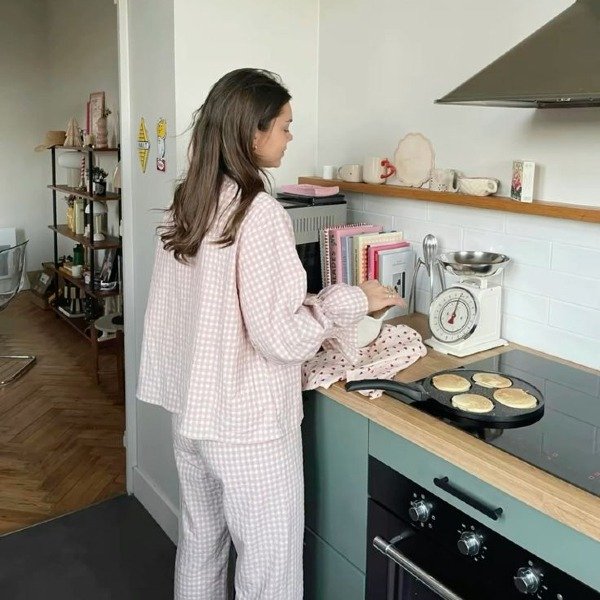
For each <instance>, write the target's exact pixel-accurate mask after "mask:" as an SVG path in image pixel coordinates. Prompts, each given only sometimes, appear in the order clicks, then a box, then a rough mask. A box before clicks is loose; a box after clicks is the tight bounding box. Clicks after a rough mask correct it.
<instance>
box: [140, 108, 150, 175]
mask: <svg viewBox="0 0 600 600" xmlns="http://www.w3.org/2000/svg"><path fill="white" fill-rule="evenodd" d="M137 143H138V158H139V161H140V167H141V168H142V173H145V172H146V165H147V164H148V155H149V154H150V139H149V138H148V130H147V129H146V122H145V121H144V117H142V118H141V119H140V126H139V128H138V139H137Z"/></svg>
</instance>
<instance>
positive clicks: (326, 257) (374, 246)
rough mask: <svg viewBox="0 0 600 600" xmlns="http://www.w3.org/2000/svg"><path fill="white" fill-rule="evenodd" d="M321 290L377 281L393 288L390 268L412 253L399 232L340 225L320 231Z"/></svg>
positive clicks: (362, 226)
mask: <svg viewBox="0 0 600 600" xmlns="http://www.w3.org/2000/svg"><path fill="white" fill-rule="evenodd" d="M320 246H321V273H322V274H323V287H326V286H328V285H331V284H333V283H349V284H351V285H359V284H361V283H362V282H363V281H365V280H367V279H378V280H379V281H380V282H381V283H382V284H384V285H392V284H393V282H390V281H389V279H390V277H388V274H387V273H388V271H389V267H390V266H391V265H392V264H393V263H394V262H397V261H396V259H397V257H398V255H400V254H404V253H406V252H411V253H412V250H410V244H409V243H408V242H406V241H404V240H403V239H402V232H401V231H389V232H383V227H382V226H381V225H367V224H358V225H356V224H355V225H339V226H337V227H329V228H327V229H323V230H321V238H320Z"/></svg>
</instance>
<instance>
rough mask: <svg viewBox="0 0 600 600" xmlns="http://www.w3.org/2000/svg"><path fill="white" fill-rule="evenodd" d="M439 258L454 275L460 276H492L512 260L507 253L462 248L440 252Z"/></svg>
mask: <svg viewBox="0 0 600 600" xmlns="http://www.w3.org/2000/svg"><path fill="white" fill-rule="evenodd" d="M438 260H439V261H440V263H441V264H442V266H443V267H444V268H445V269H446V271H449V272H450V273H452V274H453V275H458V276H459V277H464V276H474V277H491V276H492V275H497V274H498V273H500V272H501V271H502V270H503V269H504V267H506V265H508V263H509V262H510V258H509V257H508V256H506V255H505V254H496V253H495V252H478V251H473V250H461V251H459V252H447V253H444V254H440V255H439V256H438Z"/></svg>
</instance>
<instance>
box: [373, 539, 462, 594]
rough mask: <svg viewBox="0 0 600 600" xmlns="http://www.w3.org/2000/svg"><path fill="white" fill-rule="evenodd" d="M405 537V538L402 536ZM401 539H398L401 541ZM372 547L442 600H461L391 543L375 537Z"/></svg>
mask: <svg viewBox="0 0 600 600" xmlns="http://www.w3.org/2000/svg"><path fill="white" fill-rule="evenodd" d="M402 537H405V536H402ZM402 537H401V538H400V539H402ZM373 546H374V547H375V548H376V549H377V550H379V552H381V553H382V554H384V555H385V556H387V557H388V558H389V559H390V560H392V561H394V562H395V563H396V564H397V565H399V566H400V567H402V568H403V569H405V570H406V571H407V572H408V573H410V574H411V575H412V576H413V577H415V578H416V579H418V580H419V581H420V582H421V583H423V584H424V585H426V586H427V587H428V588H429V589H430V590H432V591H433V592H435V593H436V594H437V595H438V596H439V597H440V598H442V600H463V598H461V597H460V596H457V595H456V594H455V593H454V592H453V591H452V590H450V589H448V588H447V587H446V586H445V585H444V584H443V583H441V582H440V581H438V580H437V579H436V578H435V577H433V576H432V575H430V574H429V573H426V572H425V571H424V570H423V569H421V567H419V566H418V565H416V564H415V563H414V562H413V561H412V560H410V558H408V557H407V556H405V555H404V554H402V552H400V551H399V550H398V549H397V548H396V547H395V546H394V544H393V543H392V542H388V541H386V540H384V539H383V538H381V537H379V536H376V537H375V538H374V539H373Z"/></svg>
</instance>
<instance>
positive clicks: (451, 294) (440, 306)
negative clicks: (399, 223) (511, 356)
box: [425, 250, 510, 356]
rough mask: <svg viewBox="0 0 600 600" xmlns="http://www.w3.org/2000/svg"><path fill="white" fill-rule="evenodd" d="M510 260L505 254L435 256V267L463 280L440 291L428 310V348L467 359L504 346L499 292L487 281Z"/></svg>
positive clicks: (466, 253)
mask: <svg viewBox="0 0 600 600" xmlns="http://www.w3.org/2000/svg"><path fill="white" fill-rule="evenodd" d="M509 262H510V259H509V258H508V257H507V256H506V255H504V254H496V253H494V252H476V251H470V250H463V251H460V252H450V253H446V254H441V255H440V256H438V264H439V265H442V266H443V267H444V268H445V269H446V270H447V271H449V272H450V273H452V274H454V275H458V276H459V277H461V278H462V279H461V280H460V281H459V282H458V283H457V284H456V285H454V286H452V287H449V288H447V289H445V290H443V291H442V292H440V293H439V294H438V295H437V296H436V297H435V298H434V299H433V301H432V302H431V305H430V307H429V329H430V330H431V333H432V337H431V338H429V339H427V340H425V343H426V344H427V345H428V346H431V347H432V348H433V349H434V350H437V351H438V352H442V353H444V354H453V355H455V356H468V355H470V354H474V353H475V352H481V351H483V350H489V349H490V348H496V347H497V346H505V345H506V344H507V342H506V340H503V339H502V338H501V337H500V325H501V319H502V311H501V303H502V289H501V287H500V286H499V285H494V286H488V281H487V278H488V277H491V276H492V275H496V274H498V273H500V272H501V271H502V270H503V269H504V268H505V267H506V265H507V264H508V263H509Z"/></svg>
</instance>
